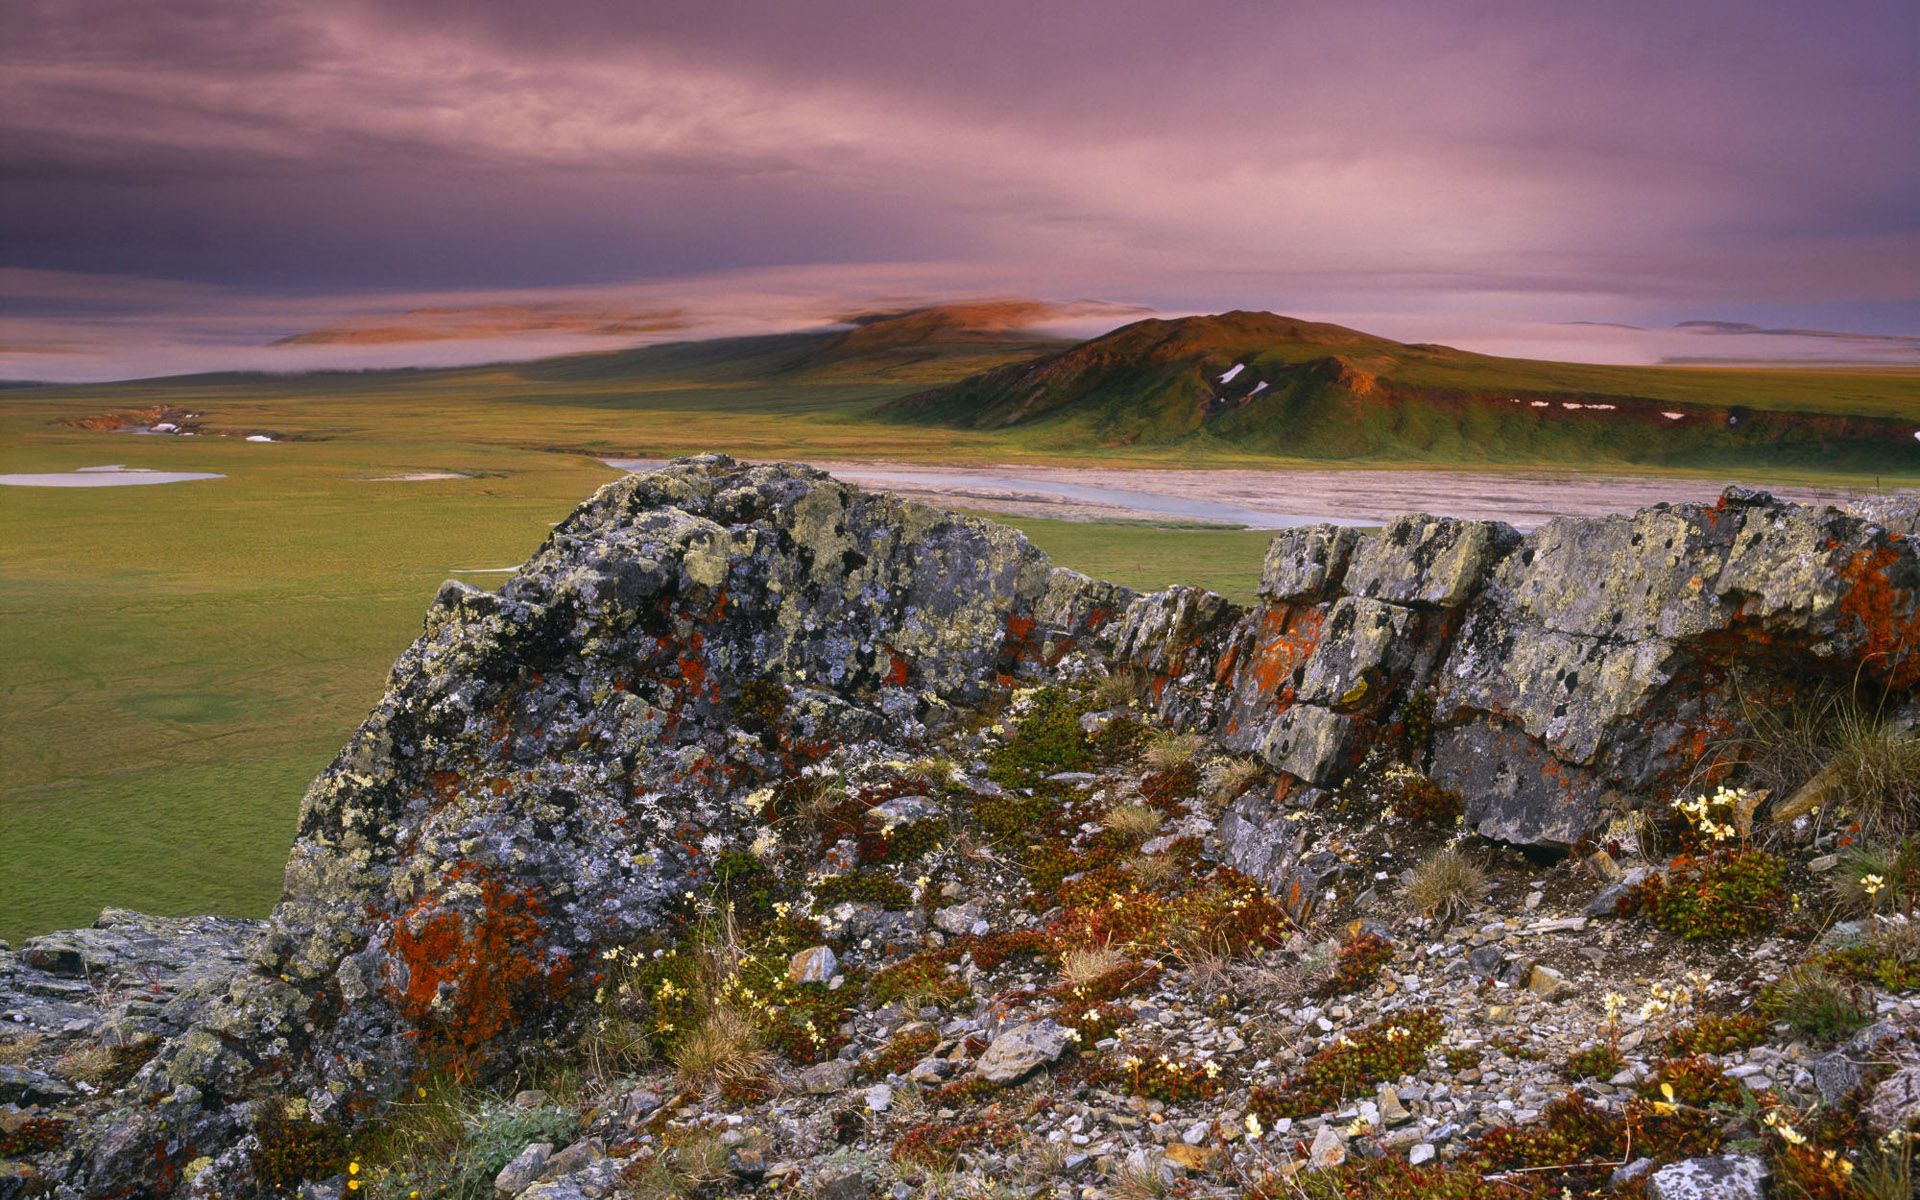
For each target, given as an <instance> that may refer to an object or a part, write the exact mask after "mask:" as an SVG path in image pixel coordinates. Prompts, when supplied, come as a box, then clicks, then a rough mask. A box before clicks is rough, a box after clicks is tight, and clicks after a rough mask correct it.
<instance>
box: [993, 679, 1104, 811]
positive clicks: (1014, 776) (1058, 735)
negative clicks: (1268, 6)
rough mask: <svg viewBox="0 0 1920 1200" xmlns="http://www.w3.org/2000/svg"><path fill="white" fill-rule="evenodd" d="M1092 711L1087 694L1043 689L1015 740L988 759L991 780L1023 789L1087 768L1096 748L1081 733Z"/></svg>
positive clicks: (1049, 688)
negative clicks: (1082, 723) (1040, 781)
mask: <svg viewBox="0 0 1920 1200" xmlns="http://www.w3.org/2000/svg"><path fill="white" fill-rule="evenodd" d="M1091 708H1092V701H1091V699H1090V698H1089V697H1087V696H1085V695H1082V694H1078V693H1075V692H1071V691H1068V690H1067V689H1065V688H1060V687H1048V688H1042V689H1040V691H1039V692H1038V693H1036V694H1035V695H1034V697H1033V699H1032V701H1031V707H1029V708H1028V710H1027V713H1026V715H1025V716H1023V717H1022V718H1021V719H1020V723H1019V724H1018V725H1017V726H1015V727H1014V731H1013V736H1011V737H1009V738H1008V739H1007V740H1006V742H1005V743H1003V744H1002V745H1000V746H996V747H995V748H994V749H993V751H992V753H990V754H989V755H988V756H987V778H989V779H991V780H993V781H994V782H995V783H997V784H999V785H1000V786H1002V787H1025V786H1030V785H1032V784H1033V783H1035V782H1037V781H1039V780H1041V779H1044V778H1045V777H1046V776H1048V775H1052V774H1055V773H1057V772H1060V771H1078V770H1081V769H1083V768H1085V767H1087V766H1089V765H1090V764H1091V763H1092V762H1093V747H1092V745H1091V744H1089V743H1088V741H1087V735H1086V734H1085V733H1083V732H1082V731H1081V729H1080V718H1081V717H1082V716H1084V715H1086V713H1088V712H1089V711H1091Z"/></svg>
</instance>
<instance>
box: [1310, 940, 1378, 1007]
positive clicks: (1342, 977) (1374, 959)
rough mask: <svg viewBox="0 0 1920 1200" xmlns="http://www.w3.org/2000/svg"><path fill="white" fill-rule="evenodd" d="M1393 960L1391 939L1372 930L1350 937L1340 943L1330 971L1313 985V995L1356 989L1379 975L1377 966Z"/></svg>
mask: <svg viewBox="0 0 1920 1200" xmlns="http://www.w3.org/2000/svg"><path fill="white" fill-rule="evenodd" d="M1392 961H1393V943H1392V942H1389V941H1388V940H1387V939H1386V938H1383V937H1381V936H1380V935H1379V934H1375V933H1361V934H1356V935H1354V936H1353V937H1350V938H1348V939H1347V940H1346V942H1345V943H1343V944H1342V945H1341V947H1340V955H1339V957H1338V958H1336V959H1335V960H1334V964H1333V972H1332V974H1330V975H1329V976H1328V977H1327V979H1326V980H1325V982H1323V983H1321V984H1320V985H1319V986H1318V987H1316V988H1314V989H1313V990H1314V994H1315V995H1317V996H1323V997H1325V996H1343V995H1345V994H1347V993H1348V992H1357V991H1359V990H1360V989H1361V988H1363V987H1365V986H1367V985H1368V984H1370V983H1372V982H1373V981H1374V980H1376V979H1378V978H1380V970H1381V968H1382V967H1385V966H1386V965H1387V964H1388V963H1390V962H1392Z"/></svg>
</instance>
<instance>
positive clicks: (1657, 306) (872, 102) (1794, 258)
mask: <svg viewBox="0 0 1920 1200" xmlns="http://www.w3.org/2000/svg"><path fill="white" fill-rule="evenodd" d="M8 8H9V15H8V17H7V20H6V24H7V28H8V37H7V38H6V39H5V40H4V43H0V164H4V168H5V171H6V174H7V177H8V180H9V184H8V186H7V187H6V188H5V189H0V222H4V227H5V228H6V229H7V230H8V231H9V233H8V237H7V238H6V239H5V243H4V246H3V247H0V267H5V268H11V270H10V271H9V272H8V273H7V274H6V275H5V276H0V289H3V290H0V321H4V323H5V324H4V327H3V328H0V351H17V350H19V349H20V348H22V347H28V348H31V347H35V346H38V347H42V348H50V347H55V346H59V345H66V346H69V347H76V346H80V345H82V344H85V345H92V344H93V343H92V341H91V340H90V339H89V337H88V336H87V335H86V328H87V325H86V323H87V321H88V320H92V321H95V322H96V324H95V325H94V326H93V328H94V329H95V330H96V332H97V331H98V330H99V329H100V328H101V326H99V325H98V324H97V322H98V321H100V320H102V319H105V318H106V317H108V316H111V317H112V318H113V319H114V320H115V321H126V320H129V319H130V318H131V317H132V316H135V315H137V316H138V322H137V323H138V324H139V325H141V326H142V327H147V326H151V327H152V328H154V329H156V330H157V329H159V328H160V327H161V326H162V325H164V323H165V322H166V321H167V320H168V314H169V312H170V311H171V312H172V313H173V314H174V316H175V318H176V319H178V320H179V321H180V322H181V323H180V324H179V325H178V326H177V327H176V328H175V331H174V333H175V336H174V338H173V344H174V345H175V346H176V349H178V348H182V347H191V346H193V345H195V344H200V342H201V341H202V340H204V338H206V337H209V336H211V335H210V334H209V333H208V332H207V329H206V328H205V327H204V326H196V324H195V322H200V321H205V320H207V319H208V318H207V311H208V306H209V305H212V306H213V307H221V306H225V307H227V308H229V309H232V310H234V311H231V312H228V313H227V314H226V315H225V316H223V317H221V318H220V321H221V322H224V323H226V324H227V325H230V326H231V325H236V324H244V318H245V317H246V315H247V313H246V309H247V306H246V305H245V304H242V303H238V301H237V298H243V297H249V296H251V297H254V298H256V299H257V300H258V302H259V303H258V304H257V305H256V306H255V312H254V316H255V320H256V323H257V324H258V325H259V326H260V328H259V330H258V332H259V333H260V335H261V340H262V341H270V340H272V338H273V337H281V336H286V335H287V334H289V333H294V332H297V331H298V330H300V329H302V328H306V327H309V326H311V325H312V324H314V322H313V321H312V320H311V319H310V318H311V317H312V316H313V315H314V312H315V311H317V310H329V311H336V310H337V313H339V314H345V315H350V314H352V313H369V312H372V313H377V312H385V311H391V310H393V309H395V308H396V307H398V306H399V303H401V302H403V301H402V298H403V297H406V298H413V299H418V298H420V297H423V296H426V297H432V298H435V300H436V301H445V300H446V299H447V298H448V297H453V298H454V300H453V301H452V302H454V303H470V304H485V303H492V302H498V301H497V298H498V297H499V296H501V295H503V294H511V295H512V296H514V297H517V298H516V299H515V300H513V301H512V302H514V303H523V302H536V301H535V300H532V299H529V298H530V297H535V296H538V297H539V299H538V300H537V302H540V303H550V302H557V301H556V298H558V299H559V300H565V299H567V297H569V296H571V295H572V294H573V293H576V292H579V291H581V290H583V289H584V290H589V291H595V290H596V289H597V291H596V294H613V293H616V292H617V293H618V294H619V295H620V296H622V297H623V302H625V301H631V302H639V300H641V299H645V300H647V301H648V302H649V303H654V302H657V303H659V304H660V305H661V306H662V307H664V308H667V309H675V310H677V309H680V308H684V307H686V304H685V303H684V302H683V300H682V299H681V298H679V297H676V296H675V295H673V294H672V293H673V292H674V290H675V289H676V288H678V289H680V290H682V291H689V290H690V291H699V290H701V289H702V288H709V289H711V288H718V289H719V290H726V288H727V287H728V286H730V284H729V282H728V281H731V283H733V284H737V283H738V281H739V280H740V279H742V278H749V277H750V278H752V279H754V280H760V281H764V280H777V281H780V282H779V283H778V284H777V285H776V286H775V290H776V291H780V290H783V289H784V290H789V291H793V290H798V291H808V290H811V291H812V292H813V293H815V294H825V293H845V292H847V291H848V290H860V289H859V288H854V289H849V286H848V281H849V280H851V279H855V278H859V279H863V280H866V281H868V282H866V283H863V284H862V285H861V287H863V288H867V289H869V290H871V289H876V288H877V289H885V288H886V287H887V286H889V283H890V281H895V280H904V281H906V283H905V284H904V285H903V286H905V287H907V289H908V290H912V291H914V292H916V293H918V292H921V291H924V292H927V293H941V292H946V293H966V294H982V293H989V292H990V293H997V294H1005V293H1008V292H1012V291H1017V292H1020V293H1024V294H1035V295H1043V296H1048V297H1073V296H1082V295H1098V296H1103V297H1106V298H1111V299H1116V300H1127V301H1137V302H1141V303H1145V304H1149V305H1152V306H1155V307H1157V308H1161V309H1166V310H1198V309H1217V308H1222V307H1227V306H1231V305H1242V306H1246V305H1251V306H1257V307H1263V308H1274V309H1280V310H1284V311H1293V312H1302V313H1304V312H1309V311H1312V312H1320V313H1383V314H1387V316H1388V317H1389V319H1399V318H1408V319H1412V320H1414V321H1415V322H1416V323H1418V321H1420V320H1422V319H1425V320H1429V321H1430V322H1431V323H1432V326H1433V327H1434V328H1435V329H1441V328H1444V327H1447V326H1449V325H1453V326H1460V325H1462V324H1463V323H1467V322H1470V321H1472V320H1482V321H1490V322H1491V321H1521V320H1527V321H1536V322H1558V321H1567V320H1616V321H1630V322H1635V323H1652V324H1667V323H1671V322H1672V321H1677V320H1683V319H1687V318H1698V317H1711V318H1722V319H1730V320H1750V321H1755V322H1759V323H1762V324H1767V325H1791V326H1813V327H1840V328H1864V329H1867V330H1869V331H1872V332H1911V331H1913V330H1914V328H1915V327H1916V326H1920V299H1917V298H1916V297H1917V296H1920V233H1916V229H1915V211H1916V204H1915V199H1916V196H1920V134H1916V132H1915V130H1916V129H1920V119H1917V118H1920V93H1917V91H1916V89H1920V83H1916V80H1920V64H1917V63H1916V62H1915V61H1914V58H1915V54H1916V49H1915V48H1916V47H1917V46H1920V16H1916V13H1915V10H1914V9H1913V8H1912V7H1911V6H1910V5H1906V4H1901V3H1893V2H1888V3H1882V2H1879V0H1846V2H1843V3H1836V4H1829V5H1822V6H1810V5H1804V4H1795V3H1781V2H1772V0H1740V2H1732V0H1728V2H1722V0H1688V2H1686V3H1663V4H1653V3H1639V2H1637V0H1623V2H1619V3H1612V4H1607V5H1585V6H1575V5H1566V4H1540V3H1536V2H1531V0H1508V2H1500V0H1495V2H1490V3H1482V4H1475V5H1434V4H1430V3H1398V2H1372V3H1332V2H1318V0H1314V2H1306V3H1289V4H1278V3H1272V2H1271V0H1244V2H1243V0H1204V2H1198V3H1189V4H1181V5H1169V4H1165V3H1159V2H1146V0H1107V2H1105V3H1099V4H1095V3H1078V2H1063V3H1059V4H1048V5H1032V4H1030V3H1023V4H1014V3H1010V2H1007V0H975V2H973V3H969V4H965V5H953V4H933V3H916V2H913V0H893V2H892V3H878V2H876V3H854V2H851V0H816V2H813V3H806V4H799V3H792V2H788V3H766V2H756V3H743V2H738V0H735V2H726V0H720V2H713V0H702V2H697V3H696V2H684V3H683V2H681V0H649V2H648V3H646V4H632V3H629V2H626V0H547V2H545V3H542V4H540V5H525V4H520V3H506V2H492V3H489V2H481V0H458V2H455V0H385V2H381V3H371V2H369V3H360V2H357V0H331V2H329V0H308V2H304V3H276V2H273V0H267V2H262V0H81V2H78V3H76V2H73V0H42V2H40V3H21V2H19V0H16V2H15V3H13V4H11V5H9V6H8ZM69 276H73V277H89V276H90V277H94V278H93V279H92V282H91V284H89V283H86V282H82V283H75V284H73V285H71V287H72V290H74V291H76V292H78V291H85V292H88V293H89V296H88V298H87V299H85V300H84V301H79V300H76V301H72V302H70V303H64V304H63V302H60V301H59V300H58V299H57V298H50V297H49V295H48V293H49V292H54V291H58V290H60V289H59V288H58V287H55V286H52V283H51V281H53V280H55V279H57V278H64V277H69ZM108 278H110V279H113V280H121V279H126V278H133V279H139V280H143V281H148V282H147V283H145V284H142V285H141V286H140V288H138V289H136V290H135V292H134V293H132V294H129V296H128V297H127V300H126V303H124V304H123V305H121V306H120V307H119V309H118V310H115V308H114V306H113V304H112V297H111V296H110V295H103V294H102V293H103V290H104V289H102V288H100V287H98V286H94V285H97V284H99V283H101V282H102V281H103V280H105V279H108ZM803 280H811V281H812V282H811V283H803V282H802V281H803ZM715 281H720V282H718V283H716V282H715ZM754 286H755V287H758V286H761V285H760V284H758V283H756V284H755V285H754ZM168 288H173V289H176V292H177V294H176V296H175V299H174V300H173V301H172V302H171V303H174V304H176V305H177V307H175V308H173V309H171V310H170V309H169V308H168V304H169V303H170V302H169V301H166V300H164V299H156V296H157V295H158V293H160V292H164V291H165V290H166V289H168ZM195 289H202V290H201V291H198V292H196V291H195ZM748 290H753V289H752V288H749V289H748ZM215 296H218V297H220V298H221V300H220V304H218V305H214V304H213V302H212V300H211V298H212V297H215ZM196 306H198V307H196ZM76 318H78V321H77V323H76ZM759 319H761V320H764V321H770V322H771V323H773V324H779V323H781V318H780V317H779V316H778V314H772V313H767V314H761V316H760V318H759ZM195 328H198V329H200V332H199V333H194V332H193V330H194V329H195ZM1436 336H1437V335H1436ZM208 344H217V345H220V346H227V345H228V344H229V343H228V340H227V335H223V336H222V337H220V338H214V339H213V341H212V342H210V343H208ZM73 353H75V354H81V353H85V354H89V355H91V354H94V353H96V351H95V350H86V351H81V350H78V349H75V350H73ZM192 357H193V356H192V354H191V353H188V352H186V351H185V350H182V351H181V353H180V354H179V355H175V356H170V357H167V358H166V359H165V361H164V362H162V361H161V360H160V359H158V358H155V359H153V360H152V363H153V365H155V366H158V367H160V368H162V369H171V368H173V367H174V366H177V365H178V364H179V363H180V362H185V361H188V360H191V359H192ZM32 365H34V364H33V363H32V362H25V363H23V362H22V361H21V360H20V359H19V358H18V357H17V355H13V356H10V357H9V358H7V359H6V360H4V361H0V369H4V371H5V373H6V374H11V375H16V376H17V375H20V374H22V373H23V371H22V370H21V368H22V366H32ZM130 368H131V369H138V364H137V363H133V362H132V361H131V360H129V359H127V358H126V356H124V355H123V356H122V360H121V361H119V362H118V363H117V364H116V365H115V366H114V367H113V368H112V369H114V370H122V369H130ZM101 369H106V368H105V367H102V368H101Z"/></svg>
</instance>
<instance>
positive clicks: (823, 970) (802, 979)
mask: <svg viewBox="0 0 1920 1200" xmlns="http://www.w3.org/2000/svg"><path fill="white" fill-rule="evenodd" d="M839 970H840V959H839V956H837V955H836V954H834V952H833V947H831V946H813V947H810V948H808V949H806V950H802V951H800V952H799V953H798V954H796V955H794V956H793V959H792V960H791V961H790V962H788V963H787V978H788V979H790V980H792V981H793V982H795V983H826V982H828V981H829V980H831V979H832V978H833V977H834V975H835V973H837V972H838V971H839Z"/></svg>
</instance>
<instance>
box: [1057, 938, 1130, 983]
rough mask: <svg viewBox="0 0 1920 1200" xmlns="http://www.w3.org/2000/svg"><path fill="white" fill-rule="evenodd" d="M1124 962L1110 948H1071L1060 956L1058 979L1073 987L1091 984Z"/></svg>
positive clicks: (1121, 956)
mask: <svg viewBox="0 0 1920 1200" xmlns="http://www.w3.org/2000/svg"><path fill="white" fill-rule="evenodd" d="M1126 962H1127V956H1126V955H1125V954H1124V953H1122V952H1121V951H1119V950H1116V949H1114V948H1113V947H1112V946H1073V947H1070V948H1068V949H1067V950H1066V951H1065V952H1063V953H1062V954H1061V955H1060V977H1061V978H1062V979H1065V980H1066V981H1067V982H1068V983H1070V984H1073V985H1075V986H1078V985H1080V984H1083V983H1092V982H1093V981H1094V980H1096V979H1098V978H1100V977H1101V976H1102V975H1105V974H1107V973H1108V972H1110V971H1112V970H1114V969H1115V968H1117V967H1120V966H1123V965H1124V964H1125V963H1126Z"/></svg>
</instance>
